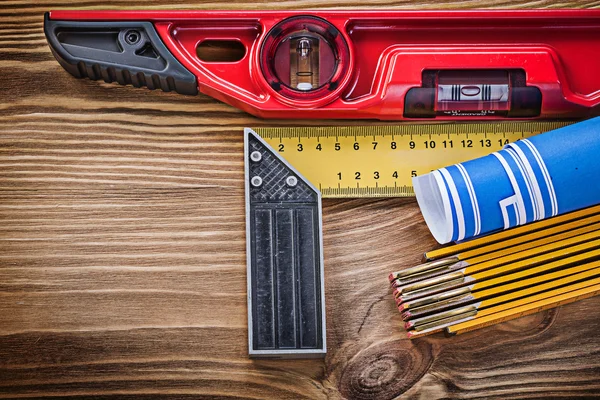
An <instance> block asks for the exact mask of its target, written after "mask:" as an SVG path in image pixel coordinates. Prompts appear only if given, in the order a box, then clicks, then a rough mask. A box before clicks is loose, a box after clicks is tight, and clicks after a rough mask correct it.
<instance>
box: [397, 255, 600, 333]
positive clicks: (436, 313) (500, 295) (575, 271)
mask: <svg viewBox="0 0 600 400" xmlns="http://www.w3.org/2000/svg"><path fill="white" fill-rule="evenodd" d="M598 275H600V261H596V262H592V263H587V264H584V265H577V266H575V267H573V268H568V269H564V270H559V271H556V272H552V273H549V274H546V275H543V276H541V277H538V276H534V277H531V278H528V279H523V280H522V281H517V282H512V283H508V284H505V285H501V286H497V287H494V288H490V289H487V290H483V291H481V292H479V293H477V294H474V295H471V296H468V297H467V298H466V299H464V300H463V299H461V300H458V301H456V302H454V303H450V304H443V305H441V306H439V307H437V308H429V307H428V308H426V309H421V310H419V309H418V308H417V309H414V310H409V311H406V312H405V313H404V314H403V317H404V319H405V320H409V321H412V322H414V323H413V324H411V325H410V326H411V327H415V326H418V325H422V324H425V323H429V322H432V321H435V320H439V319H443V318H445V314H447V313H449V312H452V310H453V309H459V308H462V307H466V306H469V305H474V306H475V308H476V309H477V310H483V309H486V308H489V307H492V306H495V305H498V304H501V303H505V302H507V301H511V300H515V299H518V298H521V297H527V296H531V295H532V294H535V293H539V292H543V291H546V290H551V289H554V288H555V287H558V286H563V285H567V284H570V283H573V282H577V281H580V280H583V279H588V278H593V277H595V276H598Z"/></svg>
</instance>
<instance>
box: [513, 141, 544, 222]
mask: <svg viewBox="0 0 600 400" xmlns="http://www.w3.org/2000/svg"><path fill="white" fill-rule="evenodd" d="M511 150H513V149H512V147H511V148H508V149H506V152H507V153H508V154H510V156H511V157H512V159H513V160H514V161H515V164H517V168H519V171H520V172H521V175H522V176H523V178H525V186H527V191H528V192H529V198H530V199H531V206H532V207H533V220H534V221H537V220H538V219H541V218H543V216H544V199H543V198H542V194H541V192H540V185H539V184H538V182H537V179H535V175H533V170H532V168H531V165H529V164H527V165H525V164H524V163H523V160H521V159H520V158H519V157H517V156H516V155H515V154H514V152H513V151H511ZM519 150H520V149H519ZM523 156H524V154H523ZM525 170H527V173H525ZM532 178H533V179H532Z"/></svg>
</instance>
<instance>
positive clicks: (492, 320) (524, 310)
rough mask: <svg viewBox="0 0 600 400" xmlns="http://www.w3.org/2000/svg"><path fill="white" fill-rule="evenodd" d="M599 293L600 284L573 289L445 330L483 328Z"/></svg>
mask: <svg viewBox="0 0 600 400" xmlns="http://www.w3.org/2000/svg"><path fill="white" fill-rule="evenodd" d="M598 294H600V284H597V285H593V286H589V287H585V288H581V289H578V290H574V291H572V292H569V293H565V294H563V295H560V296H554V297H550V298H546V299H544V300H539V301H535V302H531V303H528V304H525V305H522V306H520V307H515V308H511V309H509V310H504V311H500V312H496V313H494V314H491V315H488V316H485V317H481V318H477V319H475V320H472V321H467V322H463V323H458V324H456V325H453V326H450V327H448V328H447V332H448V333H450V334H457V335H458V334H461V333H465V332H469V331H473V330H475V329H480V328H484V327H486V326H490V325H494V324H499V323H501V322H505V321H510V320H512V319H515V318H519V317H523V316H525V315H529V314H533V313H536V312H539V311H543V310H547V309H550V308H555V307H558V306H561V305H564V304H568V303H572V302H574V301H578V300H583V299H587V298H589V297H592V296H596V295H598Z"/></svg>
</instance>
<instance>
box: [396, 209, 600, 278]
mask: <svg viewBox="0 0 600 400" xmlns="http://www.w3.org/2000/svg"><path fill="white" fill-rule="evenodd" d="M597 230H600V214H598V215H593V216H591V217H587V218H584V219H581V220H577V221H573V222H569V223H567V224H564V225H561V226H554V227H551V228H548V229H545V230H543V231H537V232H531V233H528V234H526V235H523V236H519V237H516V238H512V239H509V240H505V241H503V242H496V243H492V244H490V245H487V246H482V247H478V248H475V249H472V250H467V251H464V252H462V253H459V254H453V255H452V256H450V257H446V258H441V259H438V260H435V261H431V262H429V263H425V264H420V265H417V266H415V267H412V268H408V269H405V270H402V271H397V272H394V273H392V274H390V281H391V283H392V286H393V287H398V286H406V285H408V284H411V283H414V282H417V281H419V280H424V279H428V278H431V277H434V276H439V275H442V274H445V273H449V272H452V271H453V270H454V269H456V268H455V267H454V265H455V264H456V263H457V262H458V261H461V260H464V261H466V262H468V264H469V265H473V264H476V263H478V262H482V261H488V260H492V259H494V258H498V257H502V256H505V255H508V254H514V253H519V252H521V251H524V250H529V249H533V248H536V247H539V246H543V245H546V244H550V243H554V242H557V241H560V240H564V239H569V238H573V237H576V236H579V235H583V234H586V233H590V232H594V231H597Z"/></svg>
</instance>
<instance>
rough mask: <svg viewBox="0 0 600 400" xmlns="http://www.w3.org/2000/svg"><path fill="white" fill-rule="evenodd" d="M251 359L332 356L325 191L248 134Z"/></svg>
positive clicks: (246, 147) (247, 174) (247, 216)
mask: <svg viewBox="0 0 600 400" xmlns="http://www.w3.org/2000/svg"><path fill="white" fill-rule="evenodd" d="M244 144H245V147H244V148H245V151H244V157H245V160H244V161H245V166H246V175H245V184H246V244H247V259H248V275H247V279H248V342H249V354H250V357H271V358H284V357H286V358H307V357H321V356H324V355H325V353H326V344H325V301H324V282H323V243H322V234H321V232H322V229H321V227H322V220H321V214H322V212H321V193H320V192H319V191H318V190H317V189H316V188H315V187H314V186H313V185H312V184H311V183H310V182H308V181H307V180H306V179H305V178H304V177H303V176H302V175H300V174H299V173H298V171H296V170H295V169H294V168H293V167H292V166H291V165H290V164H288V163H287V161H285V160H284V159H283V158H281V157H280V156H279V155H278V154H277V152H276V151H275V150H273V149H272V148H271V147H270V146H269V145H268V144H267V142H265V141H264V140H263V139H261V138H260V136H258V135H257V134H256V133H255V132H254V131H252V130H251V129H246V130H245V132H244Z"/></svg>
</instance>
